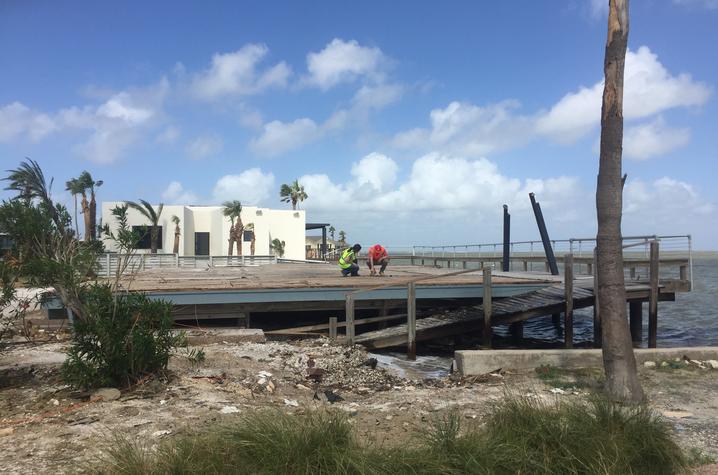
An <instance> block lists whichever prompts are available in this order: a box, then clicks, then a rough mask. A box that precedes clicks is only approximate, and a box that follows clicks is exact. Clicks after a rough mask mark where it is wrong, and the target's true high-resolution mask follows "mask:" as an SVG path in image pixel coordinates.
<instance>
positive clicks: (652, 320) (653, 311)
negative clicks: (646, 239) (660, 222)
mask: <svg viewBox="0 0 718 475" xmlns="http://www.w3.org/2000/svg"><path fill="white" fill-rule="evenodd" d="M658 272H659V267H658V241H651V252H650V264H649V271H648V274H649V278H650V283H651V284H650V285H651V289H650V292H649V294H648V347H649V348H656V343H657V342H656V340H657V336H658Z"/></svg>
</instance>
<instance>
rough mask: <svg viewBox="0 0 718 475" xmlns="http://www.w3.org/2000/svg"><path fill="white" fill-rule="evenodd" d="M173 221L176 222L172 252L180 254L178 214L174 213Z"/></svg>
mask: <svg viewBox="0 0 718 475" xmlns="http://www.w3.org/2000/svg"><path fill="white" fill-rule="evenodd" d="M172 222H173V223H175V244H174V246H173V247H172V254H179V242H180V227H179V224H180V219H179V216H177V215H176V214H173V215H172Z"/></svg>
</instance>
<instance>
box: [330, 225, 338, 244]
mask: <svg viewBox="0 0 718 475" xmlns="http://www.w3.org/2000/svg"><path fill="white" fill-rule="evenodd" d="M336 232H337V230H336V229H335V228H334V226H329V237H330V238H331V239H332V241H334V234H335V233H336Z"/></svg>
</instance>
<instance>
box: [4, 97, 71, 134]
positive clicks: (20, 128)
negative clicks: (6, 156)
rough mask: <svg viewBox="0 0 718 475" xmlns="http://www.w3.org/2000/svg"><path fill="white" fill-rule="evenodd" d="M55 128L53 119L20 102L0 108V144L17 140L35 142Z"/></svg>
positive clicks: (55, 124)
mask: <svg viewBox="0 0 718 475" xmlns="http://www.w3.org/2000/svg"><path fill="white" fill-rule="evenodd" d="M57 128H58V126H57V123H56V122H55V119H53V118H51V117H50V116H48V115H47V114H43V113H41V112H36V111H33V110H31V109H30V108H29V107H27V106H25V105H24V104H22V103H20V102H12V103H10V104H7V105H6V106H4V107H0V143H2V142H11V141H14V140H17V139H28V140H30V141H32V142H37V141H39V140H41V139H43V138H44V137H45V136H47V135H48V134H50V133H51V132H54V131H55V130H57Z"/></svg>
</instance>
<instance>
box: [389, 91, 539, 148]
mask: <svg viewBox="0 0 718 475" xmlns="http://www.w3.org/2000/svg"><path fill="white" fill-rule="evenodd" d="M518 107H519V103H518V101H514V100H507V101H503V102H500V103H497V104H490V105H488V106H486V107H479V106H476V105H473V104H469V103H465V102H456V101H455V102H452V103H450V104H449V105H448V106H446V108H444V109H434V110H432V111H431V113H430V114H429V116H430V120H431V128H430V129H423V128H417V129H411V130H408V131H406V132H401V133H399V134H397V135H396V136H395V137H394V139H393V144H394V145H395V146H396V147H399V148H408V149H426V148H430V149H433V150H442V151H445V152H447V153H450V154H454V155H463V156H468V157H481V156H484V155H486V154H489V153H492V152H495V151H497V150H503V149H506V148H511V147H516V146H517V145H520V144H523V143H525V142H526V141H527V140H528V139H530V137H531V134H532V127H533V123H532V120H531V119H530V118H528V117H524V116H521V115H517V114H515V113H514V111H515V110H516V109H518Z"/></svg>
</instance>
